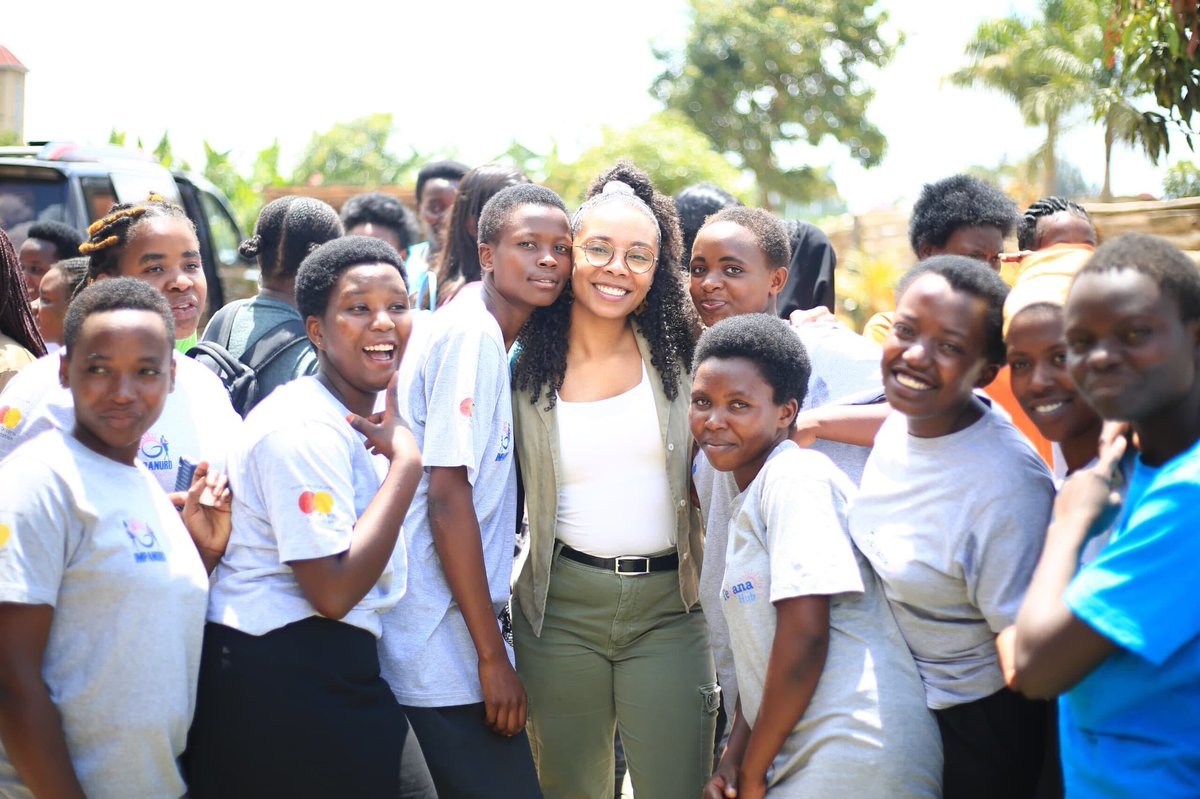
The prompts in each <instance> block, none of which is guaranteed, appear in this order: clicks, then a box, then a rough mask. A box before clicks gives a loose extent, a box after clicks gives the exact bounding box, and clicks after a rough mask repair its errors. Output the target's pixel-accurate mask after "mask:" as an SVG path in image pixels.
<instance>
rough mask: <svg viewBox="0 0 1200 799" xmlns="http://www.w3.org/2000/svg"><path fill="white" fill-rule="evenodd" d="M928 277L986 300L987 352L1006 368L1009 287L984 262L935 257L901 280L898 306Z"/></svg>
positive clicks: (951, 257) (984, 320)
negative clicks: (1005, 305) (1005, 334)
mask: <svg viewBox="0 0 1200 799" xmlns="http://www.w3.org/2000/svg"><path fill="white" fill-rule="evenodd" d="M924 275H941V277H942V278H943V279H944V280H945V281H946V282H947V283H949V284H950V288H952V289H954V290H955V291H960V292H963V293H964V294H969V295H971V296H972V297H976V298H978V299H981V300H983V302H984V304H985V305H986V306H987V310H986V311H985V313H984V318H983V336H984V339H983V345H984V346H983V352H984V357H986V358H987V362H988V363H989V364H1000V365H1003V364H1004V362H1005V361H1006V360H1007V356H1008V352H1007V350H1006V349H1005V346H1004V300H1005V299H1006V298H1007V297H1008V284H1007V283H1005V282H1004V279H1003V278H1001V277H1000V275H998V274H997V273H996V272H995V271H994V270H993V269H992V268H991V267H990V266H988V265H987V264H985V263H984V262H983V261H977V260H975V259H974V258H968V257H966V256H965V255H935V256H933V257H932V258H926V259H925V260H924V261H919V262H918V263H917V264H916V266H914V267H912V268H911V269H909V270H908V272H906V273H905V274H904V276H903V277H902V278H900V285H899V287H898V288H897V289H896V303H897V304H899V302H900V298H901V297H903V296H904V292H906V291H908V289H909V287H911V286H912V284H913V283H914V282H916V280H917V278H919V277H922V276H924Z"/></svg>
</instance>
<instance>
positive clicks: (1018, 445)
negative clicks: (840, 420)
mask: <svg viewBox="0 0 1200 799" xmlns="http://www.w3.org/2000/svg"><path fill="white" fill-rule="evenodd" d="M1053 501H1054V483H1053V481H1052V480H1051V478H1050V472H1049V470H1048V469H1047V468H1046V464H1045V462H1044V461H1042V459H1041V458H1040V457H1038V455H1037V453H1036V452H1034V450H1033V448H1032V447H1031V446H1030V445H1029V442H1028V441H1027V440H1026V438H1025V437H1024V436H1023V435H1022V434H1021V433H1020V432H1019V431H1018V430H1017V429H1016V428H1015V427H1013V426H1012V424H1011V423H1010V422H1008V421H1007V420H1005V419H1004V418H1003V417H1001V416H1000V415H999V414H997V413H996V412H994V411H991V410H989V411H988V412H986V413H984V414H983V416H982V417H980V419H979V420H978V421H976V422H975V423H974V424H972V425H971V426H970V427H968V428H966V429H965V430H960V431H959V432H957V433H951V434H950V435H946V436H941V437H938V438H917V437H916V436H911V435H909V434H908V420H907V419H906V418H905V417H904V415H903V414H900V413H895V412H893V413H892V414H891V415H890V416H888V418H887V420H886V421H885V422H884V423H883V427H881V428H880V430H879V434H878V435H877V436H876V438H875V448H874V450H872V452H871V457H870V459H869V460H868V461H867V468H866V470H865V472H864V473H863V479H862V488H861V490H860V491H859V495H858V499H857V500H856V501H855V503H854V507H853V508H852V509H851V512H850V534H851V535H852V536H853V538H854V543H855V544H857V545H858V548H859V549H860V550H862V552H863V554H864V555H866V556H867V558H868V559H869V560H870V561H871V565H872V566H873V567H874V568H875V571H876V573H878V574H879V577H880V580H881V581H882V582H883V587H884V590H885V591H886V592H887V597H888V599H889V600H890V601H891V604H892V609H893V611H894V612H895V614H896V620H897V621H898V622H899V624H900V630H901V632H903V633H904V638H905V640H906V641H908V647H909V649H910V650H911V651H912V653H913V657H914V658H915V659H916V661H917V668H919V669H920V670H921V678H922V679H923V680H924V681H925V692H926V698H927V700H928V702H929V706H930V707H931V708H933V709H935V710H937V709H941V708H946V707H952V706H954V705H960V704H964V703H966V702H973V701H975V700H977V699H983V698H984V697H987V696H990V695H991V694H993V693H995V692H996V691H998V690H1000V689H1001V688H1003V687H1004V679H1003V677H1002V676H1001V674H1000V666H999V663H998V661H997V657H996V646H995V640H996V634H997V633H998V632H1000V631H1001V630H1003V629H1004V628H1005V627H1007V626H1008V625H1009V624H1012V622H1013V620H1014V619H1015V618H1016V615H1017V609H1018V608H1019V607H1020V605H1021V600H1022V598H1023V597H1024V596H1025V589H1026V588H1027V587H1028V586H1029V580H1030V578H1031V577H1032V576H1033V569H1034V567H1035V566H1036V565H1037V561H1038V557H1039V556H1040V554H1041V551H1042V541H1043V539H1044V538H1045V535H1046V525H1047V523H1048V522H1049V520H1050V508H1051V505H1052V504H1053Z"/></svg>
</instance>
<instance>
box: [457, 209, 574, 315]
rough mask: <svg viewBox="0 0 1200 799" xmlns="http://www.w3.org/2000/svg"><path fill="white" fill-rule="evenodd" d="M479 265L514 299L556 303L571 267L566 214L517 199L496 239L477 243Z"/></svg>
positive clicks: (526, 304) (521, 303) (525, 304)
mask: <svg viewBox="0 0 1200 799" xmlns="http://www.w3.org/2000/svg"><path fill="white" fill-rule="evenodd" d="M479 266H480V268H481V269H482V270H483V273H484V275H485V278H484V279H485V280H491V281H492V283H493V284H494V286H495V288H496V290H497V291H498V292H499V293H500V294H501V295H502V296H504V298H505V299H506V300H507V301H508V302H509V303H510V304H511V305H513V306H515V307H518V308H527V309H530V310H532V309H533V308H544V307H546V306H548V305H552V304H553V303H554V301H555V300H557V299H558V295H559V294H561V293H562V290H563V286H565V285H566V281H567V275H568V274H569V273H570V269H571V226H570V224H569V223H568V221H567V215H566V214H565V213H563V211H562V209H560V208H554V207H553V206H549V205H535V204H532V203H526V204H524V205H518V206H517V207H515V208H513V209H512V212H511V213H510V214H509V217H508V221H506V222H505V223H504V225H503V227H502V228H501V229H500V233H499V235H498V236H497V240H496V242H495V243H489V242H480V243H479ZM488 275H490V277H487V276H488Z"/></svg>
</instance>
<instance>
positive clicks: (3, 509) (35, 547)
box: [0, 457, 82, 607]
mask: <svg viewBox="0 0 1200 799" xmlns="http://www.w3.org/2000/svg"><path fill="white" fill-rule="evenodd" d="M22 460H24V459H22V458H19V457H18V458H12V459H10V460H9V461H7V462H6V463H4V464H3V465H0V602H15V603H18V604H22V605H50V606H52V607H53V606H54V605H55V604H56V603H57V602H58V589H59V586H60V585H61V584H62V578H63V573H64V572H65V571H66V566H67V563H68V561H69V560H70V557H71V553H72V552H74V549H75V547H76V546H78V544H79V541H80V538H81V532H82V525H81V524H80V522H79V521H78V518H77V517H76V515H75V514H74V513H72V512H71V509H70V507H69V506H68V505H69V497H68V496H67V488H66V486H64V485H63V484H62V482H61V481H60V480H59V479H58V478H57V477H56V475H55V474H54V473H53V471H51V469H50V468H49V467H48V466H46V465H45V464H43V463H41V462H39V461H33V462H32V463H30V462H28V461H27V460H26V461H25V462H21V463H19V464H18V461H22Z"/></svg>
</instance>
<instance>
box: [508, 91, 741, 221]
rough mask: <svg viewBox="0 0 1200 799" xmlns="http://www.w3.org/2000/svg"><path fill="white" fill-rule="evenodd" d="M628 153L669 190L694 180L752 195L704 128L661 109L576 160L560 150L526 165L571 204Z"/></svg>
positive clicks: (607, 135)
mask: <svg viewBox="0 0 1200 799" xmlns="http://www.w3.org/2000/svg"><path fill="white" fill-rule="evenodd" d="M622 158H626V159H628V160H630V161H632V162H633V163H635V164H637V165H638V166H639V167H641V168H642V169H644V170H645V171H646V174H648V175H649V176H650V178H651V180H653V181H654V185H655V186H656V187H657V188H658V190H659V191H661V192H663V193H664V194H675V193H676V192H678V191H679V190H680V189H682V188H684V187H685V186H690V185H691V184H693V183H702V182H708V183H715V184H716V185H718V186H721V187H722V188H724V189H726V190H727V191H731V192H733V193H734V194H739V195H741V196H742V197H743V199H747V194H748V192H747V191H745V188H746V183H747V181H746V180H745V179H744V177H743V175H742V174H741V172H740V171H739V170H738V169H737V168H736V167H734V166H733V165H732V164H730V163H729V161H727V160H726V159H725V158H724V157H723V156H722V155H721V154H720V153H718V152H716V151H715V150H713V148H712V145H711V143H710V142H709V140H708V138H707V137H705V136H704V134H703V133H701V132H700V131H698V130H696V129H695V128H694V127H693V126H692V123H691V122H689V121H688V120H687V118H686V117H684V116H683V115H682V114H678V113H675V112H671V111H666V112H661V113H658V114H655V115H654V116H652V117H651V118H650V119H648V120H647V121H646V122H644V123H642V124H641V125H637V126H635V127H632V128H628V129H624V130H615V129H613V128H605V129H604V130H603V133H602V138H601V141H600V143H599V144H597V145H596V146H595V147H591V148H589V149H587V150H585V151H584V152H583V153H581V154H580V156H579V158H578V159H576V160H575V161H574V162H571V163H567V162H564V161H563V160H561V159H560V157H559V155H558V149H557V148H555V149H553V150H551V152H550V153H549V155H547V156H546V157H545V158H544V159H542V160H541V163H540V164H539V163H537V162H536V161H535V160H534V159H527V160H526V161H525V163H524V165H523V167H519V168H524V169H526V170H529V169H530V168H531V167H535V170H534V171H529V172H527V174H530V176H531V177H535V178H540V179H541V180H543V181H544V182H545V183H546V185H548V186H550V187H551V188H552V189H554V190H555V191H557V192H558V193H559V194H560V195H562V197H563V199H564V200H566V201H567V203H568V204H570V205H577V204H578V203H579V202H581V201H582V200H583V195H584V192H586V191H587V187H588V184H590V183H591V182H592V180H594V179H595V177H596V176H597V175H599V174H600V173H601V172H604V171H605V170H606V169H608V168H609V167H610V166H612V165H613V164H615V163H616V162H617V161H618V160H620V159H622Z"/></svg>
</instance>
